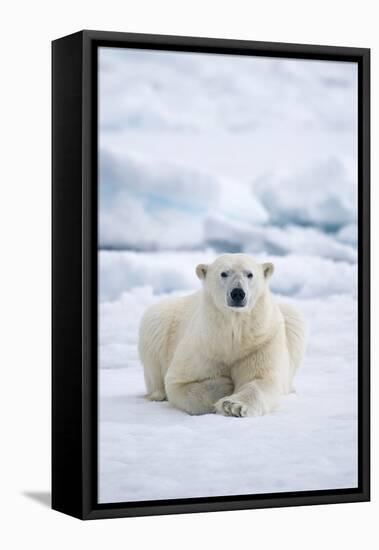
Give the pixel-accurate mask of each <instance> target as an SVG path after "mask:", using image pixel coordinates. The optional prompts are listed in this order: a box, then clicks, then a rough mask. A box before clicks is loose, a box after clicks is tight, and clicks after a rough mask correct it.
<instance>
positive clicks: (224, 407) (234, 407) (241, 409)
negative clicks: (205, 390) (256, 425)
mask: <svg viewBox="0 0 379 550" xmlns="http://www.w3.org/2000/svg"><path fill="white" fill-rule="evenodd" d="M215 410H216V413H218V414H223V415H224V416H248V414H249V408H248V406H247V405H246V404H245V403H242V402H241V401H239V400H238V399H235V398H234V397H233V396H232V395H230V396H228V397H223V398H222V399H219V400H218V401H217V403H216V404H215Z"/></svg>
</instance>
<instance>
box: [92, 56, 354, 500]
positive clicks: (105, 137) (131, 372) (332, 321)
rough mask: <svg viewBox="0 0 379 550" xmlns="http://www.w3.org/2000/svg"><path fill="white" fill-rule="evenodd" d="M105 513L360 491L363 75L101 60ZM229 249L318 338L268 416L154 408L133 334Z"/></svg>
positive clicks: (275, 65) (347, 68)
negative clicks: (149, 503)
mask: <svg viewBox="0 0 379 550" xmlns="http://www.w3.org/2000/svg"><path fill="white" fill-rule="evenodd" d="M99 86H100V88H99V89H100V94H99V97H100V103H99V119H100V131H99V160H100V162H99V174H100V185H99V195H100V201H99V246H100V250H99V413H100V416H99V500H100V502H118V501H137V500H150V499H166V498H167V499H171V498H189V497H199V496H217V495H233V494H234V495H236V494H254V493H266V492H280V491H298V490H299V491H302V490H311V489H331V488H343V487H354V486H356V485H357V338H356V335H357V66H356V64H354V63H334V62H320V61H301V60H293V59H273V58H249V57H238V56H223V55H217V56H212V57H210V56H208V55H197V54H186V53H173V52H159V51H156V52H151V51H138V50H125V49H120V50H118V49H114V48H102V49H101V51H100V79H99ZM223 252H245V253H248V254H251V255H253V256H254V257H255V258H256V259H257V260H259V261H272V262H273V263H274V265H275V272H274V275H273V277H272V279H271V282H270V285H271V289H272V291H273V292H274V293H275V295H276V296H278V299H281V300H283V301H288V302H291V303H293V304H295V305H296V307H298V308H299V309H300V310H301V311H302V312H303V313H304V315H305V317H306V318H307V320H308V322H309V324H310V340H309V346H308V349H307V353H306V357H305V361H304V364H303V365H302V367H301V369H300V371H299V373H298V375H297V376H296V379H295V386H296V390H297V393H296V394H291V395H289V396H286V397H285V398H284V399H283V400H282V403H281V406H280V408H279V409H278V410H277V411H276V412H275V413H273V414H270V415H267V416H265V417H261V418H244V419H236V418H227V417H221V416H218V415H206V416H201V417H190V416H188V415H186V414H184V413H182V412H180V411H178V410H175V409H174V408H173V407H171V406H170V404H169V403H167V402H165V403H151V402H149V401H147V400H145V399H144V397H143V395H144V392H145V388H144V381H143V371H142V366H141V364H140V361H139V358H138V353H137V340H138V325H139V320H140V318H141V316H142V314H143V312H144V311H145V310H146V308H147V307H148V306H149V305H151V304H152V303H155V302H156V301H158V300H160V299H162V298H163V297H165V296H167V295H182V294H187V293H189V292H192V291H194V290H196V289H198V288H199V284H200V283H199V281H198V279H197V277H196V275H195V267H196V265H197V264H198V263H206V262H211V261H212V260H213V259H214V258H215V257H216V256H218V255H219V254H221V253H223Z"/></svg>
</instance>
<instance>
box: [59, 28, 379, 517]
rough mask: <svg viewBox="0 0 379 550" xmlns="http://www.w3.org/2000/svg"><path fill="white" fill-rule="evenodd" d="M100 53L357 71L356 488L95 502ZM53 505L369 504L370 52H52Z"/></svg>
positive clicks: (68, 41) (96, 37)
mask: <svg viewBox="0 0 379 550" xmlns="http://www.w3.org/2000/svg"><path fill="white" fill-rule="evenodd" d="M100 46H113V47H128V48H140V49H159V50H172V51H188V52H205V53H223V54H239V55H254V56H265V57H285V58H299V59H318V60H335V61H353V62H356V63H357V64H358V86H359V90H358V92H359V93H358V98H359V105H358V108H359V121H358V181H359V186H358V187H359V191H358V194H359V196H358V210H359V215H358V231H359V239H358V258H359V262H358V290H359V300H358V314H359V319H358V357H359V365H358V369H359V375H358V409H359V417H358V476H359V484H358V487H357V488H351V489H335V490H319V491H302V492H291V493H275V494H257V495H242V496H230V497H212V498H207V497H204V498H191V499H177V500H170V501H163V500H161V501H145V502H132V503H120V504H98V502H97V390H98V388H97V322H98V320H97V139H98V136H97V49H98V48H99V47H100ZM52 62H53V64H52V95H53V104H52V115H53V118H52V138H53V139H52V141H53V143H52V157H53V167H52V182H53V195H52V211H53V226H52V230H53V250H52V256H53V265H52V278H53V290H52V348H53V352H52V507H53V508H54V509H55V510H58V511H61V512H64V513H66V514H69V515H72V516H75V517H77V518H81V519H96V518H112V517H123V516H144V515H154V514H173V513H188V512H205V511H218V510H241V509H248V508H265V507H280V506H300V505H310V504H328V503H342V502H358V501H367V500H369V499H370V50H369V49H365V48H351V47H335V46H319V45H317V46H316V45H302V44H284V43H269V42H254V41H242V40H224V39H221V40H220V39H209V38H194V37H191V38H189V37H180V36H155V35H145V34H131V33H119V32H102V31H90V30H85V31H81V32H78V33H75V34H72V35H69V36H66V37H63V38H61V39H58V40H55V41H54V42H53V43H52Z"/></svg>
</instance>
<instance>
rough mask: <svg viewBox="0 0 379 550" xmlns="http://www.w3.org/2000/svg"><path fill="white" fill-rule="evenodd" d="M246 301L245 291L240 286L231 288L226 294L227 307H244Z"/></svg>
mask: <svg viewBox="0 0 379 550" xmlns="http://www.w3.org/2000/svg"><path fill="white" fill-rule="evenodd" d="M246 301H247V300H246V292H245V291H244V290H243V288H240V287H236V288H233V289H232V290H231V292H230V294H229V296H228V306H229V307H245V305H246Z"/></svg>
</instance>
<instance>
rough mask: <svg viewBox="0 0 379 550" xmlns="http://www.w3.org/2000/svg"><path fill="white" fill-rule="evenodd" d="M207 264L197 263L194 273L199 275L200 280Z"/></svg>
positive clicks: (203, 276) (205, 271) (203, 275)
mask: <svg viewBox="0 0 379 550" xmlns="http://www.w3.org/2000/svg"><path fill="white" fill-rule="evenodd" d="M207 270H208V266H207V264H199V265H198V266H197V268H196V275H197V276H198V277H199V279H200V280H202V279H205V276H206V274H207Z"/></svg>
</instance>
